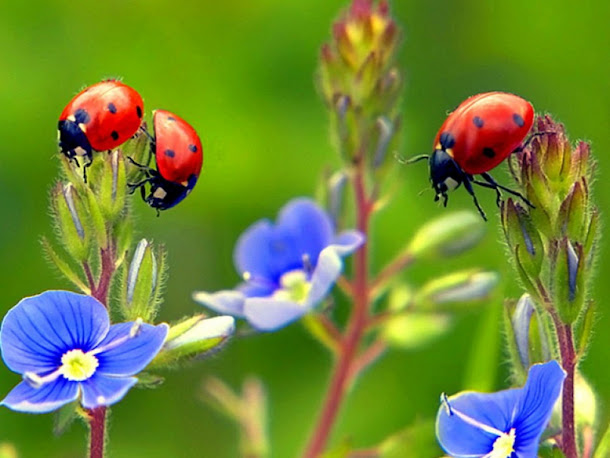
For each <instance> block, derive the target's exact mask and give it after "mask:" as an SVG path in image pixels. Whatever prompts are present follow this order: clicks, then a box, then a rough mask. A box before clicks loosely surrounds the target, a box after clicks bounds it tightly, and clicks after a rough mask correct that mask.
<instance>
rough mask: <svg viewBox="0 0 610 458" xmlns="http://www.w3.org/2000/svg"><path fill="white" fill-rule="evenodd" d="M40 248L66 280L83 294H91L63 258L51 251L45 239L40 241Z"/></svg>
mask: <svg viewBox="0 0 610 458" xmlns="http://www.w3.org/2000/svg"><path fill="white" fill-rule="evenodd" d="M42 247H43V249H44V251H45V253H46V255H47V256H48V257H49V260H50V261H51V263H53V265H54V266H55V267H57V269H59V271H60V272H61V273H62V274H63V275H64V276H65V277H66V278H67V279H68V280H70V281H71V282H72V283H74V285H76V287H78V288H79V289H80V290H81V291H82V292H83V293H85V294H91V289H90V288H89V287H88V286H87V285H86V283H85V281H84V280H83V279H81V277H80V276H79V275H78V274H77V273H76V272H75V271H74V270H73V269H72V267H71V266H70V263H69V262H67V261H65V260H64V259H63V257H62V256H60V255H59V253H58V252H57V251H55V250H54V249H53V247H52V246H51V243H50V242H49V241H48V240H47V239H46V237H43V239H42Z"/></svg>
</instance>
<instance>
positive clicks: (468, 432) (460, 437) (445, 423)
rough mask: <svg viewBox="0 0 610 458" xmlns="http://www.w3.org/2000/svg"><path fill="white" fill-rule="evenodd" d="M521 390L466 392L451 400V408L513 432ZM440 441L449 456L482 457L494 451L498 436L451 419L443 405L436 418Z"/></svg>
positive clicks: (504, 430)
mask: <svg viewBox="0 0 610 458" xmlns="http://www.w3.org/2000/svg"><path fill="white" fill-rule="evenodd" d="M519 391H520V390H517V389H512V390H505V391H499V392H497V393H475V392H463V393H458V394H456V395H455V396H451V397H450V398H449V403H450V404H451V407H452V408H453V409H455V410H459V411H460V412H462V413H464V414H466V415H468V416H470V417H471V418H473V419H475V420H477V421H479V422H481V423H483V424H485V425H487V426H491V427H493V428H495V429H497V430H499V431H502V432H509V431H510V425H511V418H512V410H513V408H514V405H515V403H516V402H517V400H518V398H519ZM436 437H437V438H438V441H439V443H440V445H441V447H442V448H443V450H445V452H447V453H448V454H449V455H451V456H453V457H455V458H462V457H464V458H466V457H482V456H484V455H486V454H487V453H489V452H491V451H492V449H493V443H494V442H495V440H496V439H497V438H498V436H497V435H495V434H492V433H489V432H486V431H484V430H483V429H481V428H479V427H476V426H473V425H471V424H469V423H467V422H465V421H464V420H462V419H461V418H460V417H459V416H458V415H457V414H455V413H454V414H453V415H449V412H448V411H447V408H446V406H444V405H441V407H440V409H439V411H438V415H437V417H436Z"/></svg>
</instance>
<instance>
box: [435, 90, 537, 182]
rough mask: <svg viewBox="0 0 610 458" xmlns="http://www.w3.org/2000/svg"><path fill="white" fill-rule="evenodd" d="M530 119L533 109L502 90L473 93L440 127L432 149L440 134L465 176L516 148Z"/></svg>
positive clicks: (497, 161) (486, 167)
mask: <svg viewBox="0 0 610 458" xmlns="http://www.w3.org/2000/svg"><path fill="white" fill-rule="evenodd" d="M533 122H534V108H533V107H532V105H531V104H530V103H529V102H528V101H527V100H524V99H522V98H521V97H519V96H516V95H514V94H508V93H505V92H486V93H483V94H477V95H473V96H472V97H470V98H468V99H466V100H465V101H464V102H462V103H461V104H460V106H459V107H457V108H456V110H455V111H454V112H453V113H451V114H450V115H449V116H448V117H447V119H446V120H445V122H444V123H443V125H442V126H441V128H440V130H439V131H438V134H436V138H435V139H434V148H435V149H440V148H441V136H444V143H445V145H446V148H445V149H446V151H447V153H448V154H449V155H450V156H451V157H452V158H453V159H454V160H455V162H456V163H457V164H458V165H459V166H460V167H461V168H462V170H464V172H466V173H468V174H469V175H475V174H480V173H484V172H487V171H489V170H491V169H493V168H494V167H496V166H497V165H498V164H500V163H501V162H502V161H503V160H504V159H506V158H507V157H508V156H509V155H510V153H511V152H513V151H514V150H515V149H516V148H518V147H519V146H520V145H521V143H522V142H523V139H524V138H525V137H526V136H527V133H528V132H529V130H530V129H531V127H532V124H533Z"/></svg>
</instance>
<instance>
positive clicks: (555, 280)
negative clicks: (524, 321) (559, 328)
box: [550, 238, 585, 324]
mask: <svg viewBox="0 0 610 458" xmlns="http://www.w3.org/2000/svg"><path fill="white" fill-rule="evenodd" d="M550 254H551V278H552V283H551V294H552V297H553V303H554V304H556V307H557V310H558V312H559V317H560V318H561V320H562V322H563V323H568V324H569V323H574V321H576V319H577V318H578V316H579V314H580V311H581V309H582V307H583V306H584V302H585V284H584V283H585V276H584V273H585V269H584V268H583V267H584V262H581V259H583V249H582V245H580V244H572V242H570V241H569V240H568V239H567V238H563V239H561V240H560V241H558V242H554V243H553V244H552V245H551V253H550Z"/></svg>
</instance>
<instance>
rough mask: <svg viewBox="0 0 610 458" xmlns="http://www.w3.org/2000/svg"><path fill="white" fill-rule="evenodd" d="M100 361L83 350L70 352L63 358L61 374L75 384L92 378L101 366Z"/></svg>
mask: <svg viewBox="0 0 610 458" xmlns="http://www.w3.org/2000/svg"><path fill="white" fill-rule="evenodd" d="M99 364H100V363H99V361H98V360H97V358H96V357H95V356H94V355H92V354H91V353H84V352H83V351H82V350H70V351H68V352H66V353H65V354H64V355H63V356H62V357H61V369H60V371H61V373H62V375H63V376H64V377H65V378H67V379H68V380H71V381H73V382H80V381H83V380H87V379H88V378H90V377H91V376H92V375H93V374H94V373H95V370H96V369H97V366H99Z"/></svg>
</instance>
